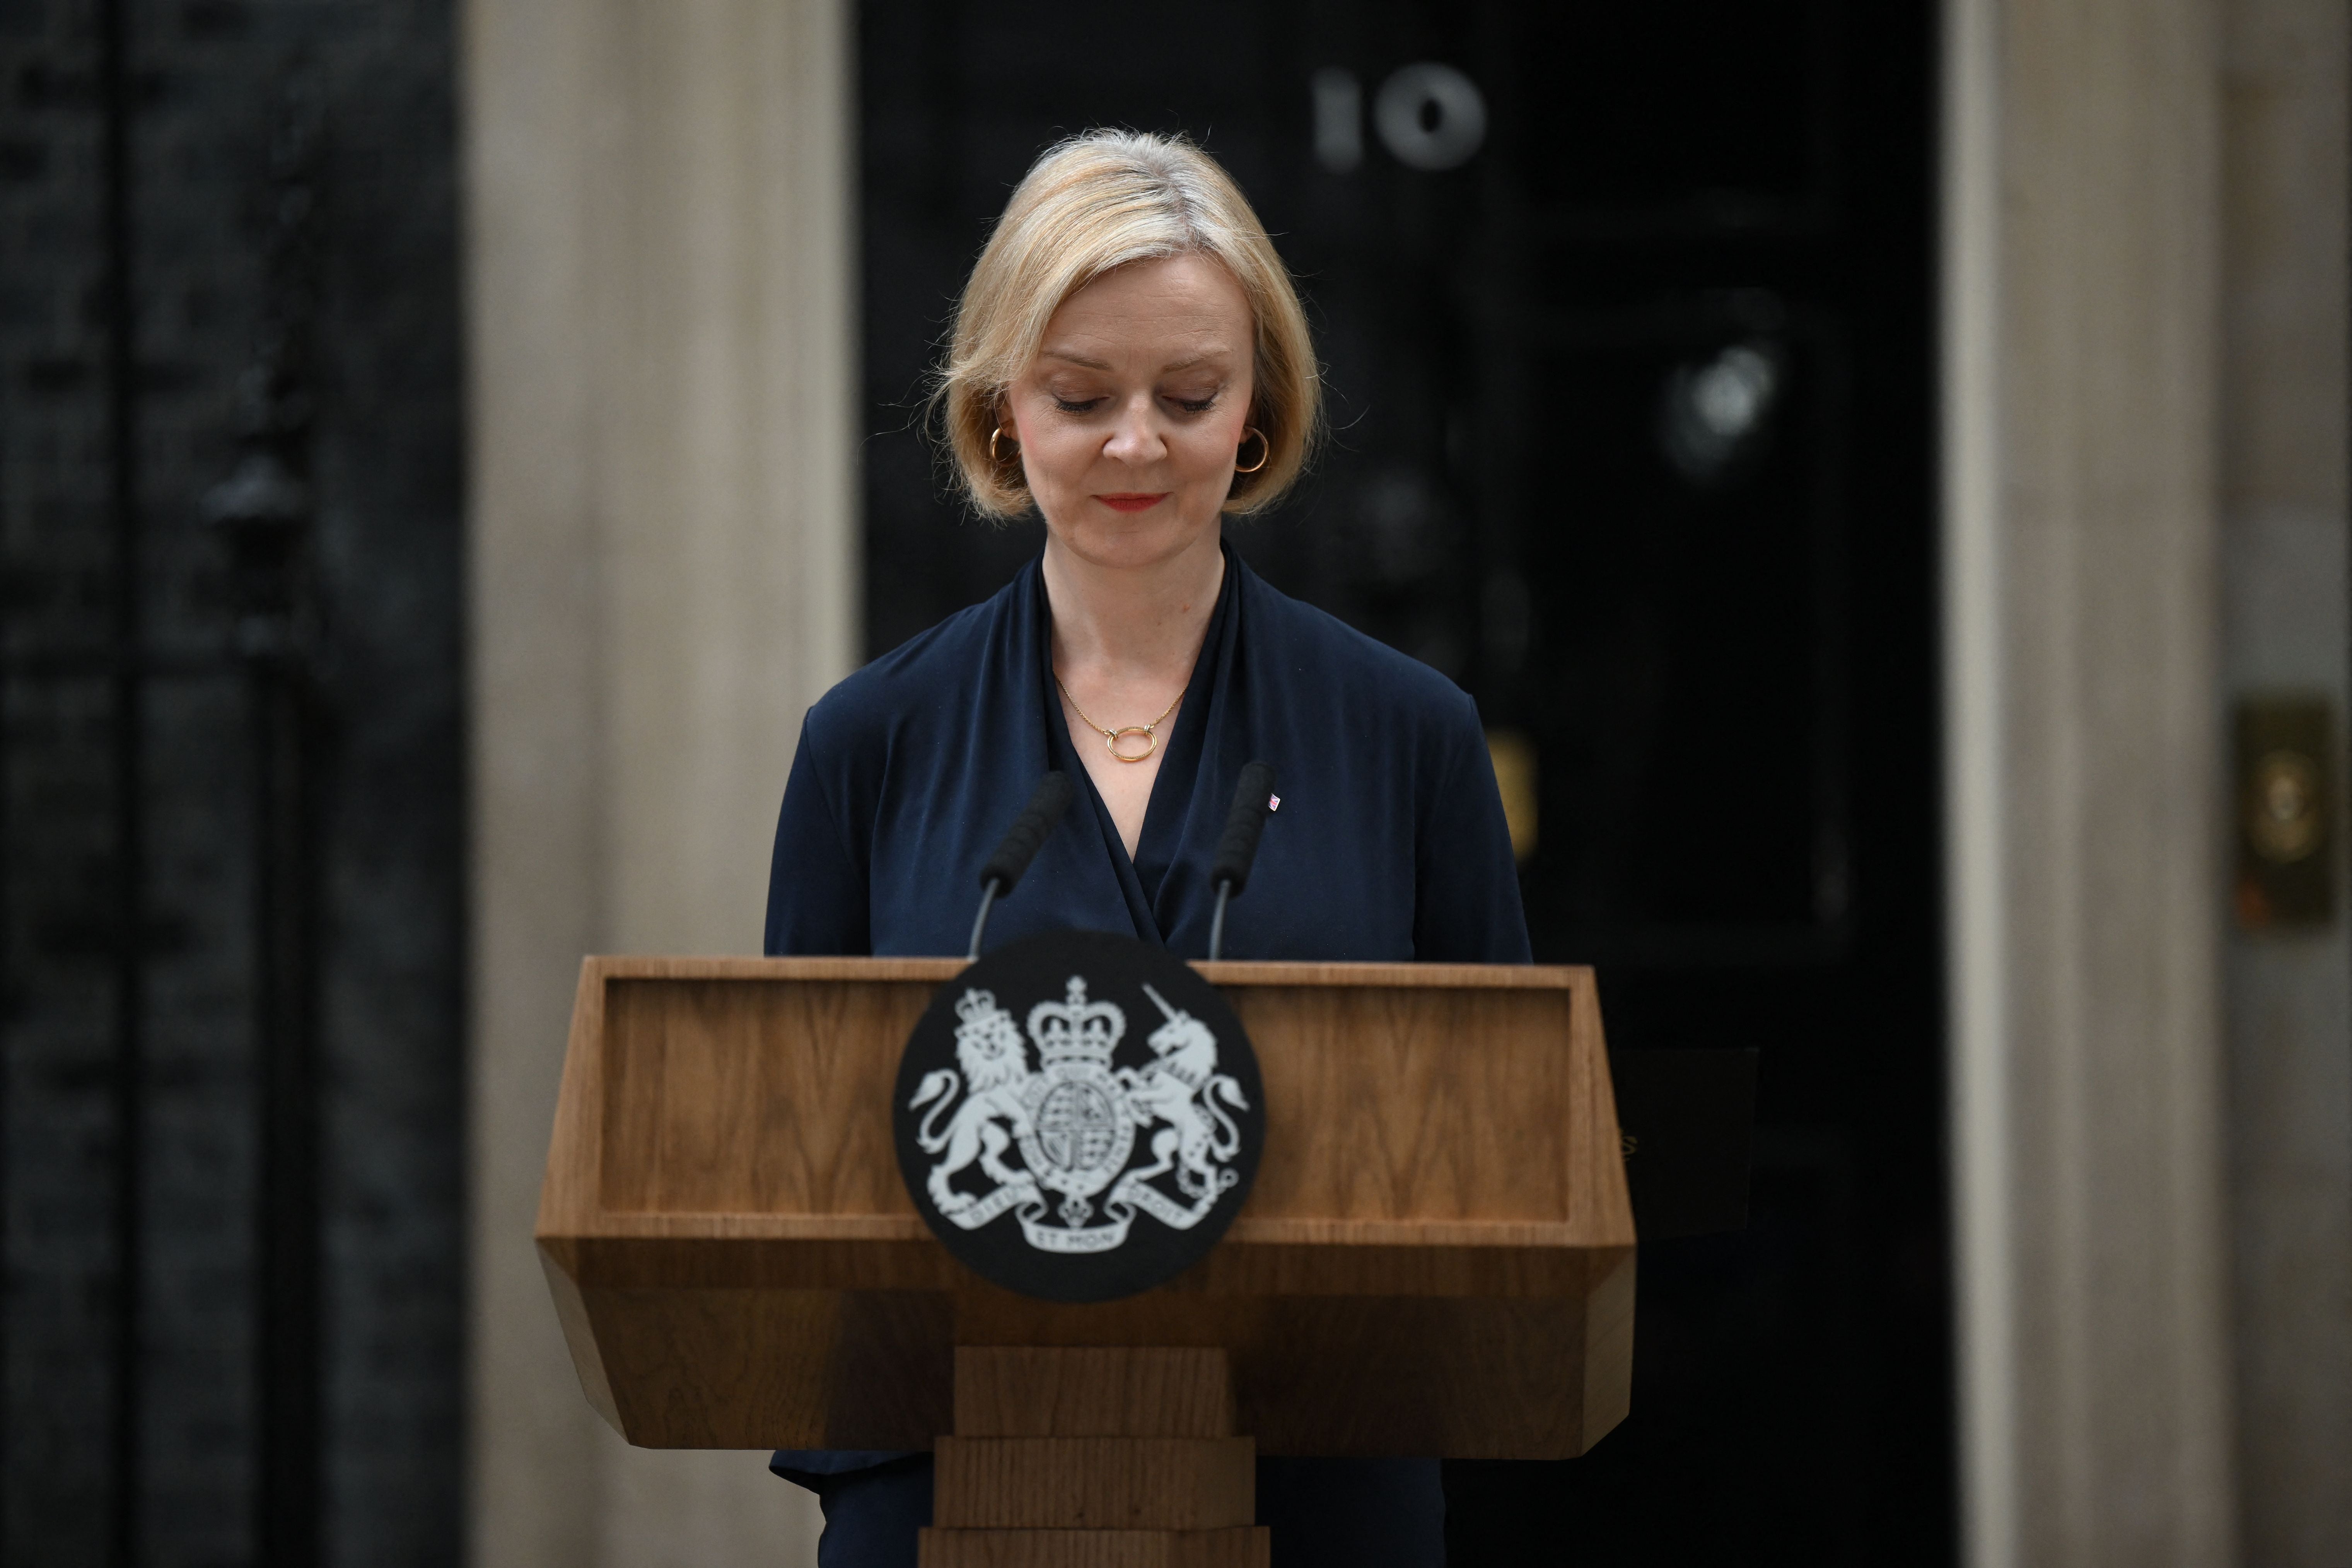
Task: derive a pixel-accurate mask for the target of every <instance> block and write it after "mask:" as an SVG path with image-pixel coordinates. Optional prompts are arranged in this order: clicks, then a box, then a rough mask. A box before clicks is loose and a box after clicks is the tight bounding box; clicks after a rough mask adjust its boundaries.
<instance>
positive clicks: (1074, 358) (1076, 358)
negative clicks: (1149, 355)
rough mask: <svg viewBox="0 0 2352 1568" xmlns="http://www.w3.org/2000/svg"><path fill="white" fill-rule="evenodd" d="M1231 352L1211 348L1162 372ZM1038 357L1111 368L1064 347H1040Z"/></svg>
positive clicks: (1164, 373) (1207, 360)
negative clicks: (1070, 351) (1068, 350)
mask: <svg viewBox="0 0 2352 1568" xmlns="http://www.w3.org/2000/svg"><path fill="white" fill-rule="evenodd" d="M1231 352H1232V351H1230V350H1228V349H1222V348H1217V349H1211V350H1209V351H1208V352H1207V353H1197V354H1194V355H1193V356H1192V358H1190V359H1180V360H1178V361H1176V362H1175V363H1173V364H1165V365H1162V366H1160V374H1162V375H1166V374H1169V373H1170V372H1171V371H1179V370H1191V369H1192V367H1193V366H1194V365H1197V364H1206V363H1208V362H1209V361H1211V360H1213V359H1214V358H1216V357H1217V356H1218V355H1219V354H1221V353H1231ZM1037 357H1038V358H1039V359H1057V360H1060V361H1062V362H1063V363H1065V364H1074V365H1076V366H1078V367H1080V368H1081V369H1084V370H1108V369H1110V368H1111V367H1110V365H1109V363H1108V362H1107V361H1103V360H1098V359H1088V358H1087V356H1086V355H1084V354H1074V353H1069V352H1067V351H1066V350H1064V349H1039V350H1038V351H1037Z"/></svg>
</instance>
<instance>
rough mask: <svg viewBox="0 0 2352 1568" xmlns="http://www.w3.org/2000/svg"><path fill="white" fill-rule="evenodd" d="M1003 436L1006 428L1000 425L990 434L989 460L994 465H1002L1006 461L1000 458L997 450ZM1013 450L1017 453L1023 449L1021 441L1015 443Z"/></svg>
mask: <svg viewBox="0 0 2352 1568" xmlns="http://www.w3.org/2000/svg"><path fill="white" fill-rule="evenodd" d="M1003 435H1004V426H1002V425H999V426H997V427H996V428H995V429H993V430H991V431H990V432H989V433H988V460H989V461H990V462H992V463H1001V462H1003V461H1004V459H1003V457H1001V456H999V455H998V453H997V450H996V443H997V442H998V441H999V440H1001V439H1002V438H1003ZM1020 449H1021V443H1020V442H1019V441H1015V442H1013V450H1014V451H1016V452H1017V451H1019V450H1020Z"/></svg>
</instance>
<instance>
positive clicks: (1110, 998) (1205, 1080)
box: [893, 931, 1265, 1301]
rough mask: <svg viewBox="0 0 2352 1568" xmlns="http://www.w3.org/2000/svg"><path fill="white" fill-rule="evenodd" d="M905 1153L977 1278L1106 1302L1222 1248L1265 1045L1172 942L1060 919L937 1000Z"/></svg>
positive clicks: (907, 1071)
mask: <svg viewBox="0 0 2352 1568" xmlns="http://www.w3.org/2000/svg"><path fill="white" fill-rule="evenodd" d="M893 1121H894V1124H895V1127H896V1131H897V1133H898V1169H899V1171H900V1172H901V1173H904V1175H905V1176H906V1178H907V1190H908V1192H909V1193H911V1194H914V1199H915V1207H916V1208H917V1209H919V1211H921V1213H922V1215H923V1219H924V1221H925V1222H926V1223H927V1224H929V1226H930V1227H931V1230H932V1233H933V1234H934V1235H936V1236H938V1237H939V1238H940V1240H941V1241H943V1242H945V1243H946V1244H947V1248H948V1250H949V1251H950V1252H952V1253H953V1254H955V1256H956V1257H957V1258H959V1259H961V1261H962V1262H964V1263H965V1264H967V1265H968V1266H970V1267H971V1269H972V1270H973V1271H974V1272H976V1273H978V1274H980V1275H981V1276H982V1278H984V1279H989V1280H992V1281H993V1282H994V1283H996V1284H998V1285H1002V1286H1003V1287H1004V1288H1005V1289H1009V1290H1018V1291H1019V1292H1021V1293H1022V1294H1023V1295H1024V1296H1039V1297H1043V1298H1045V1300H1049V1301H1108V1300H1112V1299H1113V1298H1115V1297H1118V1296H1131V1295H1133V1294H1135V1293H1136V1292H1137V1291H1139V1290H1148V1289H1150V1288H1151V1287H1153V1286H1154V1285H1158V1284H1160V1283H1161V1282H1163V1281H1165V1280H1168V1279H1173V1278H1174V1277H1175V1276H1177V1275H1178V1274H1181V1273H1182V1272H1183V1271H1184V1270H1185V1269H1187V1268H1191V1267H1192V1265H1193V1264H1194V1263H1196V1262H1198V1261H1199V1260H1200V1259H1201V1258H1202V1256H1203V1255H1204V1254H1206V1253H1207V1252H1208V1250H1209V1248H1210V1247H1213V1246H1215V1245H1216V1242H1217V1238H1218V1237H1221V1236H1223V1234H1224V1233H1225V1226H1228V1225H1231V1224H1232V1223H1233V1218H1234V1214H1235V1213H1236V1212H1237V1211H1238V1210H1239V1209H1240V1208H1241V1206H1242V1200H1244V1198H1246V1197H1248V1196H1249V1190H1250V1183H1251V1181H1252V1180H1253V1179H1254V1178H1255V1176H1256V1175H1257V1162H1258V1155H1259V1154H1260V1153H1261V1152H1263V1151H1264V1149H1265V1092H1264V1090H1263V1089H1262V1088H1261V1086H1260V1085H1259V1082H1258V1076H1257V1057H1256V1054H1255V1052H1253V1051H1252V1050H1251V1049H1250V1043H1249V1037H1247V1036H1245V1035H1244V1034H1243V1033H1242V1026H1241V1022H1240V1020H1238V1019H1236V1018H1235V1017H1234V1013H1233V1009H1232V1008H1230V1007H1228V1006H1226V1005H1225V1001H1224V998H1223V997H1222V996H1220V995H1218V994H1217V990H1216V987H1214V986H1213V985H1211V984H1209V983H1208V982H1207V981H1205V980H1202V978H1201V977H1200V976H1199V975H1198V974H1196V973H1193V972H1192V969H1191V968H1190V967H1189V966H1188V965H1186V964H1185V963H1182V962H1181V961H1180V960H1178V959H1177V958H1176V957H1175V956H1174V955H1173V954H1171V953H1170V952H1168V951H1167V950H1166V949H1164V948H1158V947H1148V946H1146V945H1145V944H1144V943H1142V942H1137V941H1136V940H1135V939H1134V938H1132V937H1124V936H1112V935H1109V934H1108V933H1107V932H1102V931H1048V932H1046V933H1045V934H1044V935H1042V936H1034V937H1030V938H1027V939H1026V940H1024V941H1022V942H1013V943H1012V944H1010V945H1009V946H1006V947H1003V948H1001V949H999V950H998V951H996V952H992V953H990V954H989V955H988V956H986V957H985V958H982V959H981V960H980V961H979V962H978V963H974V964H973V965H972V966H971V968H969V969H967V970H965V971H964V972H963V973H961V974H960V975H958V976H956V978H954V979H953V980H950V981H949V982H948V983H947V984H944V985H942V986H940V989H939V994H937V995H936V996H934V997H932V999H931V1005H930V1007H929V1010H928V1011H926V1012H925V1013H924V1014H923V1017H922V1021H921V1022H920V1023H919V1024H917V1025H916V1026H915V1032H914V1033H913V1034H912V1035H911V1036H909V1037H908V1040H907V1053H906V1055H905V1056H904V1057H902V1058H900V1059H899V1062H898V1100H897V1103H896V1106H895V1108H894V1116H893Z"/></svg>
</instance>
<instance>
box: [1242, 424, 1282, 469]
mask: <svg viewBox="0 0 2352 1568" xmlns="http://www.w3.org/2000/svg"><path fill="white" fill-rule="evenodd" d="M1253 436H1255V437H1257V444H1258V454H1257V461H1256V462H1255V463H1252V464H1251V465H1250V466H1249V467H1248V468H1243V467H1242V452H1241V448H1240V447H1234V472H1235V473H1237V474H1254V473H1256V472H1257V471H1258V470H1259V469H1260V468H1265V465H1266V462H1267V460H1268V459H1270V458H1272V457H1273V456H1274V443H1273V442H1271V441H1269V440H1267V439H1266V438H1265V431H1263V430H1261V429H1259V428H1258V427H1257V426H1255V425H1253V426H1250V427H1249V428H1247V429H1246V430H1244V431H1243V432H1242V439H1243V440H1244V441H1247V440H1248V439H1249V438H1250V437H1253Z"/></svg>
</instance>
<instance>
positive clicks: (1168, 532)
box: [1004, 256, 1255, 567]
mask: <svg viewBox="0 0 2352 1568" xmlns="http://www.w3.org/2000/svg"><path fill="white" fill-rule="evenodd" d="M1254 346H1255V331H1254V322H1253V320H1252V318H1251V315H1250V307H1249V298H1248V296H1246V295H1245V294H1244V293H1243V292H1242V287H1241V285H1240V284H1239V283H1237V282H1235V281H1234V276H1233V274H1232V273H1230V272H1228V271H1226V270H1225V268H1223V266H1222V265H1221V264H1220V263H1218V262H1217V261H1215V260H1213V259H1212V258H1208V257H1205V256H1175V257H1170V258H1166V259H1164V260H1160V261H1139V262H1135V263H1132V264H1130V265H1129V266H1126V267H1122V268H1118V270H1117V271H1115V272H1109V273H1106V274H1104V275H1103V276H1102V277H1100V278H1097V279H1095V280H1094V281H1093V282H1092V283H1089V284H1087V286H1086V287H1085V288H1084V289H1079V290H1078V291H1077V292H1076V293H1075V294H1073V295H1071V296H1070V297H1069V299H1067V300H1064V301H1063V303H1062V307H1061V309H1060V310H1055V312H1054V319H1053V321H1051V322H1050V323H1048V325H1047V326H1046V329H1045V342H1044V343H1043V344H1042V345H1041V346H1040V348H1039V350H1038V353H1037V359H1036V363H1034V364H1032V365H1031V366H1030V368H1029V372H1028V374H1026V375H1024V376H1023V377H1022V378H1021V379H1020V380H1018V381H1016V382H1014V383H1013V385H1012V386H1011V387H1009V388H1007V389H1006V393H1005V408H1004V415H1005V419H1004V423H1005V424H1006V425H1008V426H1011V429H1010V432H1009V433H1010V434H1011V435H1013V436H1014V437H1017V438H1018V439H1019V441H1020V443H1021V467H1022V471H1023V472H1024V474H1025V475H1027V477H1028V480H1029V490H1030V493H1031V494H1032V495H1034V496H1035V497H1036V498H1037V509H1038V510H1040V511H1042V512H1043V513H1045V526H1046V528H1047V529H1048V530H1050V531H1051V532H1052V533H1053V536H1054V538H1055V542H1058V543H1059V544H1060V545H1061V546H1062V547H1064V548H1065V549H1067V550H1070V551H1072V552H1075V553H1076V554H1077V555H1078V556H1079V557H1080V558H1081V559H1082V560H1085V561H1087V563H1090V564H1094V565H1097V566H1108V567H1135V566H1150V565H1153V564H1156V563H1160V562H1161V561H1165V560H1168V559H1169V558H1171V557H1172V556H1175V555H1177V554H1180V553H1181V552H1183V551H1185V550H1186V549H1187V548H1189V547H1191V546H1193V545H1196V544H1198V543H1199V542H1201V540H1202V537H1203V536H1204V535H1206V536H1208V537H1211V538H1213V537H1214V535H1215V531H1216V527H1217V518H1218V509H1219V508H1220V507H1222V506H1223V505H1224V502H1225V498H1226V496H1227V494H1228V493H1229V492H1230V491H1231V490H1232V489H1233V483H1234V456H1235V452H1236V450H1237V449H1238V448H1239V447H1240V445H1241V440H1242V431H1243V430H1244V428H1245V427H1246V426H1248V424H1249V413H1250V398H1251V396H1252V395H1253V393H1254V392H1255V382H1254V380H1253V377H1252V374H1251V365H1252V355H1253V352H1254ZM1253 450H1255V446H1254V447H1253Z"/></svg>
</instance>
